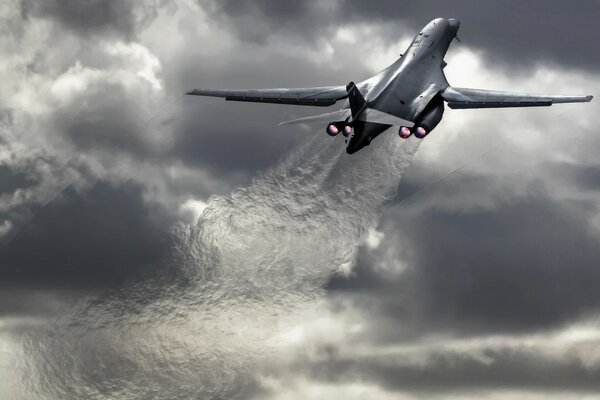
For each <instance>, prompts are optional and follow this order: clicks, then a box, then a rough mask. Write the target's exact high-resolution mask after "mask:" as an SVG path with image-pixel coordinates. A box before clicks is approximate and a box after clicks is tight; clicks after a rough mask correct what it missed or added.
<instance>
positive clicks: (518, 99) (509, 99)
mask: <svg viewBox="0 0 600 400" xmlns="http://www.w3.org/2000/svg"><path fill="white" fill-rule="evenodd" d="M441 94H442V98H443V99H444V100H446V101H447V102H448V107H450V108H454V109H463V108H500V107H540V106H551V105H552V104H556V103H584V102H589V101H592V97H593V96H545V95H535V94H525V93H511V92H498V91H493V90H482V89H465V88H455V87H448V88H447V89H446V90H444V91H443V92H442V93H441Z"/></svg>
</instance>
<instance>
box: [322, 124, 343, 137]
mask: <svg viewBox="0 0 600 400" xmlns="http://www.w3.org/2000/svg"><path fill="white" fill-rule="evenodd" d="M325 131H326V132H327V134H328V135H329V136H336V135H337V134H338V133H340V130H339V129H338V127H337V126H335V124H329V125H327V129H325Z"/></svg>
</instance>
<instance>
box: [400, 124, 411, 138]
mask: <svg viewBox="0 0 600 400" xmlns="http://www.w3.org/2000/svg"><path fill="white" fill-rule="evenodd" d="M410 135H412V131H411V130H410V128H407V127H406V126H402V127H400V129H399V130H398V136H400V137H401V138H402V139H408V138H409V137H410Z"/></svg>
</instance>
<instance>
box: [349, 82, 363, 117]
mask: <svg viewBox="0 0 600 400" xmlns="http://www.w3.org/2000/svg"><path fill="white" fill-rule="evenodd" d="M346 91H347V92H348V100H349V101H350V110H351V111H352V120H354V121H356V120H358V118H359V116H360V114H361V113H362V112H363V111H364V110H365V109H366V108H367V101H366V100H365V98H364V97H363V95H362V94H361V93H360V91H359V90H358V88H357V87H356V85H355V84H354V82H350V83H349V84H348V85H347V86H346Z"/></svg>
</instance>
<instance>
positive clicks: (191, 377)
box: [13, 135, 420, 399]
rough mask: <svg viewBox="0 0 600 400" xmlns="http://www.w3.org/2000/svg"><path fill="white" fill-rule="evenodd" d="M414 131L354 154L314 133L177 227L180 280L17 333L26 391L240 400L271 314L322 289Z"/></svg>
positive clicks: (410, 151) (395, 177) (346, 256)
mask: <svg viewBox="0 0 600 400" xmlns="http://www.w3.org/2000/svg"><path fill="white" fill-rule="evenodd" d="M419 142H420V141H419V140H413V139H408V140H405V141H399V140H397V138H396V137H395V135H382V137H381V140H379V141H377V142H374V143H373V144H372V146H370V147H371V148H370V149H368V150H367V151H363V152H361V153H359V154H357V155H354V156H352V157H348V156H346V155H345V154H342V153H341V151H340V148H339V146H337V145H336V144H335V143H330V144H326V143H324V141H323V138H322V137H321V136H316V137H315V138H314V139H312V140H311V141H310V142H308V143H307V144H306V145H305V146H303V147H302V148H301V149H300V150H298V151H296V152H295V153H293V154H292V155H290V156H289V157H288V158H287V159H286V160H284V161H283V162H282V163H281V164H280V165H279V166H277V167H276V168H274V169H272V170H271V171H269V172H267V173H265V174H264V175H262V176H260V177H258V178H256V179H255V180H254V181H253V182H252V184H250V185H249V186H248V187H245V188H240V189H238V190H236V191H235V192H234V193H232V194H231V195H229V196H215V197H213V198H211V199H210V200H209V202H208V206H207V208H206V210H205V211H204V213H203V214H202V216H201V217H200V219H199V221H198V223H197V224H196V225H193V226H182V227H179V228H178V229H176V232H175V234H176V235H177V246H176V248H175V249H174V255H173V259H172V260H171V263H170V264H171V265H168V266H165V268H167V267H168V268H170V271H175V276H176V277H175V279H164V280H161V279H157V280H154V281H151V282H144V283H138V284H135V285H130V286H129V287H128V288H126V289H123V291H120V292H119V293H112V294H110V295H107V296H105V297H104V298H102V299H98V298H94V299H89V300H88V301H82V302H80V303H78V304H75V305H73V307H72V309H71V310H69V311H68V312H67V313H66V314H65V315H64V316H63V317H61V318H57V319H54V320H52V321H50V322H47V323H44V324H42V325H41V326H39V327H38V328H36V329H33V330H32V331H31V332H29V333H27V334H25V335H22V336H21V337H20V340H19V343H20V346H19V349H20V350H19V352H18V354H17V353H15V354H13V356H14V359H15V362H17V364H16V365H17V366H18V367H17V370H18V376H20V377H21V378H20V381H21V385H24V386H23V393H25V394H24V395H23V398H37V397H40V396H42V395H43V396H42V397H44V398H46V399H51V398H56V399H79V398H87V399H104V398H116V399H134V398H160V399H162V398H169V399H171V398H236V397H240V396H241V394H240V393H242V391H243V390H244V389H245V388H247V387H249V386H250V385H252V383H253V375H252V372H253V366H254V365H255V364H256V363H257V362H258V361H260V360H262V359H265V358H266V357H269V352H270V346H271V343H270V342H269V340H268V338H269V337H273V335H274V333H275V331H276V329H277V321H278V319H279V318H280V317H281V316H282V315H284V314H288V313H290V312H293V311H294V310H295V309H298V308H300V307H303V306H306V305H308V304H310V303H311V302H313V301H314V300H315V299H317V298H319V296H320V295H321V294H322V291H323V287H324V284H325V283H326V281H327V279H328V278H329V277H330V276H331V274H333V273H335V272H336V271H339V269H340V267H341V266H342V265H343V264H347V263H351V262H352V261H353V257H354V253H355V249H356V246H357V243H358V242H359V239H360V238H361V237H362V236H363V235H364V234H366V232H367V230H368V229H369V228H370V227H372V226H373V225H374V224H375V223H376V221H377V218H378V216H379V215H380V213H381V211H382V209H383V208H384V207H385V206H386V203H387V202H388V201H389V200H391V199H392V198H393V196H394V195H395V192H396V189H397V186H398V183H399V181H400V179H401V176H402V174H403V173H404V171H405V170H406V168H407V167H408V165H409V163H410V161H411V159H412V157H413V155H414V154H415V152H416V150H417V148H418V146H419Z"/></svg>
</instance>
